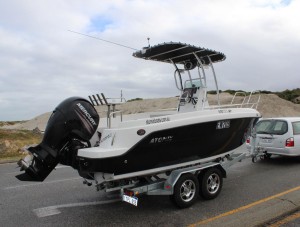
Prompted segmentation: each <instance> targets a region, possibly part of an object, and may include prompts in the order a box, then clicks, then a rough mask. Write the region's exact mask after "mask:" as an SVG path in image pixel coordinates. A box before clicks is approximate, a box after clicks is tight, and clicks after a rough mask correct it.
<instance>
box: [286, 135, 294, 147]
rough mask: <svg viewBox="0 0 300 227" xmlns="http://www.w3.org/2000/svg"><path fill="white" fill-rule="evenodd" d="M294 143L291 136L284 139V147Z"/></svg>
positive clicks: (291, 145)
mask: <svg viewBox="0 0 300 227" xmlns="http://www.w3.org/2000/svg"><path fill="white" fill-rule="evenodd" d="M294 145H295V144H294V138H293V137H291V138H288V139H287V140H286V141H285V146H286V147H293V146H294Z"/></svg>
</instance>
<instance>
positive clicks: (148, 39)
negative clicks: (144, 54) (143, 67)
mask: <svg viewBox="0 0 300 227" xmlns="http://www.w3.org/2000/svg"><path fill="white" fill-rule="evenodd" d="M147 40H148V47H150V38H149V37H148V38H147Z"/></svg>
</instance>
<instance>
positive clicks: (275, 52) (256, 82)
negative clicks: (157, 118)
mask: <svg viewBox="0 0 300 227" xmlns="http://www.w3.org/2000/svg"><path fill="white" fill-rule="evenodd" d="M299 12H300V0H238V1H236V0H197V1H196V0H194V1H192V0H184V1H183V0H181V1H180V0H143V1H142V0H141V1H135V0H117V1H113V0H107V1H105V0H101V1H99V0H95V1H93V0H89V1H83V0H81V1H80V0H73V1H67V0H48V1H31V0H28V1H26V0H9V1H5V0H0V121H3V120H27V119H31V118H34V117H35V116H37V115H39V114H42V113H45V112H49V111H52V110H53V109H54V108H55V107H56V106H57V105H58V104H59V103H60V102H61V101H62V100H64V99H66V98H68V97H70V96H81V97H86V98H87V97H88V95H90V94H96V93H101V92H103V93H104V94H105V95H106V96H107V97H119V96H120V91H121V89H122V90H123V94H124V96H125V98H127V99H131V98H136V97H141V98H158V97H171V96H176V95H178V90H176V88H175V85H174V81H173V80H174V78H173V72H174V68H173V66H172V65H171V64H164V63H155V62H154V63H153V62H150V61H145V60H141V59H137V58H134V57H132V53H133V52H134V51H133V50H131V49H128V48H124V47H120V46H117V45H112V44H109V43H106V42H102V41H100V40H97V39H93V38H88V37H86V36H82V35H78V34H75V33H73V32H70V31H68V30H72V31H76V32H80V33H84V34H87V35H91V36H94V37H98V38H101V39H105V40H109V41H112V42H116V43H120V44H123V45H126V46H129V47H132V48H135V49H141V48H142V47H143V46H147V45H148V42H147V38H148V37H150V44H151V45H156V44H158V43H162V42H170V41H173V42H184V43H189V44H192V45H195V46H200V47H205V48H209V49H214V50H217V51H220V52H222V53H224V54H225V55H226V60H225V61H224V62H221V63H217V64H216V65H215V70H216V73H217V76H218V82H219V89H221V90H226V89H243V90H246V91H251V90H257V89H259V90H271V91H282V90H285V89H294V88H298V87H300V75H299V74H300V73H299V72H300V64H299V59H300V26H299V21H300V16H299V15H300V14H299Z"/></svg>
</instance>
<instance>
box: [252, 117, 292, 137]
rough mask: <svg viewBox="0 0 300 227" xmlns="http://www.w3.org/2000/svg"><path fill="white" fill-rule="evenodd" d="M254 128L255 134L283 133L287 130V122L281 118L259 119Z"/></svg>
mask: <svg viewBox="0 0 300 227" xmlns="http://www.w3.org/2000/svg"><path fill="white" fill-rule="evenodd" d="M255 128H256V133H257V134H274V135H283V134H285V133H286V132H287V130H288V126H287V122H286V121H282V120H263V121H259V122H258V123H257V124H256V126H255Z"/></svg>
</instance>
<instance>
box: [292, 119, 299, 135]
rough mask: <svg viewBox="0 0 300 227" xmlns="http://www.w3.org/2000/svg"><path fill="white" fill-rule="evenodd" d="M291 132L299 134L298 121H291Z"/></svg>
mask: <svg viewBox="0 0 300 227" xmlns="http://www.w3.org/2000/svg"><path fill="white" fill-rule="evenodd" d="M292 125H293V133H294V135H299V134H300V121H297V122H293V123H292Z"/></svg>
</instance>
